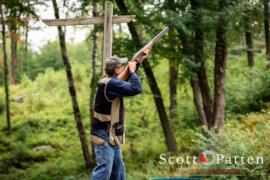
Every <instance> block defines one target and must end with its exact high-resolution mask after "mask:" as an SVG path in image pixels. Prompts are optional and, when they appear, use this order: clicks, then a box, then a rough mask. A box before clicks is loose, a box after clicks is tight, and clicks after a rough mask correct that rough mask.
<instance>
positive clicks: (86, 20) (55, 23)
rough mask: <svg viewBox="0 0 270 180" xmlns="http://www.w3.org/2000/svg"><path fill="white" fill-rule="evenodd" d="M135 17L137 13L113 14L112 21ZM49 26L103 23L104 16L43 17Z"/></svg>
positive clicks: (124, 20) (118, 22) (115, 22)
mask: <svg viewBox="0 0 270 180" xmlns="http://www.w3.org/2000/svg"><path fill="white" fill-rule="evenodd" d="M134 18H135V15H127V16H113V17H112V22H113V23H114V24H120V23H128V22H130V21H132V20H133V19H134ZM42 21H43V22H44V23H45V24H47V25H48V26H72V25H90V24H103V23H104V17H93V18H70V19H43V20H42Z"/></svg>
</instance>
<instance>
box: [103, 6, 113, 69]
mask: <svg viewBox="0 0 270 180" xmlns="http://www.w3.org/2000/svg"><path fill="white" fill-rule="evenodd" d="M112 16H113V4H112V3H111V2H108V1H107V2H106V3H105V16H104V31H103V61H102V73H104V69H105V61H106V59H107V58H108V57H110V56H111V55H112V30H113V29H112V28H113V26H112Z"/></svg>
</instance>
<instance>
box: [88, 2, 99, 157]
mask: <svg viewBox="0 0 270 180" xmlns="http://www.w3.org/2000/svg"><path fill="white" fill-rule="evenodd" d="M92 14H93V17H96V16H98V13H97V5H96V3H94V5H93V12H92ZM96 28H97V25H94V31H95V30H96ZM92 38H93V47H92V48H93V49H92V77H91V82H90V100H89V101H90V102H89V112H90V124H92V123H93V120H94V101H95V99H94V98H95V94H96V87H97V73H96V60H97V49H98V36H97V32H95V33H94V34H93V36H92ZM91 149H92V158H95V152H94V147H93V144H92V148H91Z"/></svg>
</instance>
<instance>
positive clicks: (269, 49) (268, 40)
mask: <svg viewBox="0 0 270 180" xmlns="http://www.w3.org/2000/svg"><path fill="white" fill-rule="evenodd" d="M263 2H264V33H265V45H266V57H267V60H270V34H269V0H264V1H263Z"/></svg>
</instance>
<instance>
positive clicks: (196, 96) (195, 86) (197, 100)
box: [190, 80, 209, 128]
mask: <svg viewBox="0 0 270 180" xmlns="http://www.w3.org/2000/svg"><path fill="white" fill-rule="evenodd" d="M190 84H191V87H192V91H193V101H194V104H195V107H196V110H197V114H198V117H199V120H200V122H201V124H202V125H203V126H205V127H207V128H208V127H209V126H208V122H207V119H206V115H205V112H204V109H203V105H202V100H201V90H200V86H199V81H198V80H191V81H190Z"/></svg>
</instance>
